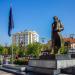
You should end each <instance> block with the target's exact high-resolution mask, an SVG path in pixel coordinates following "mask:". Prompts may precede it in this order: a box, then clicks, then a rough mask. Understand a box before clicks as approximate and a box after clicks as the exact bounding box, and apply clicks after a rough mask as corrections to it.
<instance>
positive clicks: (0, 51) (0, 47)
mask: <svg viewBox="0 0 75 75" xmlns="http://www.w3.org/2000/svg"><path fill="white" fill-rule="evenodd" d="M2 52H3V46H1V45H0V54H2Z"/></svg>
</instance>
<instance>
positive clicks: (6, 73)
mask: <svg viewBox="0 0 75 75" xmlns="http://www.w3.org/2000/svg"><path fill="white" fill-rule="evenodd" d="M0 75H14V74H12V73H8V72H5V71H0Z"/></svg>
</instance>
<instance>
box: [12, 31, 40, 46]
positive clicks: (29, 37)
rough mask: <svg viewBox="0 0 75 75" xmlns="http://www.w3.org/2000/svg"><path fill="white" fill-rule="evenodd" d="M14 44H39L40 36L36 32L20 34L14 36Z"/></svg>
mask: <svg viewBox="0 0 75 75" xmlns="http://www.w3.org/2000/svg"><path fill="white" fill-rule="evenodd" d="M12 42H13V44H14V45H16V46H18V45H22V46H27V45H28V44H31V43H34V42H39V35H38V33H37V32H35V31H24V32H18V33H15V34H13V37H12Z"/></svg>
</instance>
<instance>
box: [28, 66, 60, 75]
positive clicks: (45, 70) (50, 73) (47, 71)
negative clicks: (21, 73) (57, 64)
mask: <svg viewBox="0 0 75 75" xmlns="http://www.w3.org/2000/svg"><path fill="white" fill-rule="evenodd" d="M27 70H28V71H30V72H36V73H41V74H48V75H58V74H60V69H58V70H55V69H48V68H41V67H30V66H28V67H27Z"/></svg>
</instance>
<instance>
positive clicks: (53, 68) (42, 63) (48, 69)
mask: <svg viewBox="0 0 75 75" xmlns="http://www.w3.org/2000/svg"><path fill="white" fill-rule="evenodd" d="M28 66H29V67H27V70H29V71H32V72H40V73H44V74H50V75H58V74H59V73H60V70H61V69H65V68H68V67H72V66H75V59H71V55H67V54H66V55H57V56H56V59H55V60H44V59H32V60H30V61H29V64H28Z"/></svg>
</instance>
